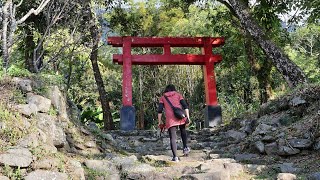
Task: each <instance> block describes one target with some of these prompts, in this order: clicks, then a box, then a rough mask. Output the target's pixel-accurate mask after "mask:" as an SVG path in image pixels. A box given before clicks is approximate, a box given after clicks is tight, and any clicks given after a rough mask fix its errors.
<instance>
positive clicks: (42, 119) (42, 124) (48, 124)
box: [36, 113, 67, 148]
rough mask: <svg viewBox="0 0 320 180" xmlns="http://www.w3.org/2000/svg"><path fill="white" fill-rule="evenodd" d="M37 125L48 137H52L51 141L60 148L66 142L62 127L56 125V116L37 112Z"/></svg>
mask: <svg viewBox="0 0 320 180" xmlns="http://www.w3.org/2000/svg"><path fill="white" fill-rule="evenodd" d="M36 119H37V127H38V128H39V129H41V130H42V131H43V132H44V133H45V134H47V135H48V137H51V138H52V143H53V145H54V146H55V147H57V148H62V147H63V146H64V145H65V144H66V143H67V140H66V134H65V133H64V131H63V129H62V128H61V127H60V126H58V125H57V118H56V117H55V116H50V115H48V114H44V113H39V114H37V116H36Z"/></svg>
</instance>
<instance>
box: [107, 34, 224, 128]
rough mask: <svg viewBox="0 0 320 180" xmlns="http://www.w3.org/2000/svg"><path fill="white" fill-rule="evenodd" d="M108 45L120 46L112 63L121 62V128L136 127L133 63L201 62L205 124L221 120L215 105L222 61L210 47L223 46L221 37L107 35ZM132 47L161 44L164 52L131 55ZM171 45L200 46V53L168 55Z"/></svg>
mask: <svg viewBox="0 0 320 180" xmlns="http://www.w3.org/2000/svg"><path fill="white" fill-rule="evenodd" d="M108 44H109V45H112V46H113V47H122V48H123V50H122V54H114V55H113V62H114V63H118V64H120V65H122V67H123V72H122V73H123V74H122V104H123V107H122V108H121V110H120V128H121V129H122V130H133V129H135V109H134V107H133V106H132V65H203V68H204V81H205V94H206V107H205V126H206V127H214V126H216V125H218V124H219V123H220V122H221V107H220V106H219V105H218V99H217V91H216V81H215V73H214V65H215V63H219V62H220V61H221V60H222V56H221V55H219V54H213V53H212V48H216V47H219V46H222V45H223V44H224V38H222V37H131V36H124V37H108ZM132 47H162V48H163V54H146V55H132V54H131V49H132ZM171 47H199V48H201V49H202V54H171Z"/></svg>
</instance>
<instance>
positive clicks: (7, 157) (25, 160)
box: [0, 148, 32, 168]
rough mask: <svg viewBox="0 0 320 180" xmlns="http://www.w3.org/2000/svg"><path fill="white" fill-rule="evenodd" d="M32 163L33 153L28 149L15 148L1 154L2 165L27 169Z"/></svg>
mask: <svg viewBox="0 0 320 180" xmlns="http://www.w3.org/2000/svg"><path fill="white" fill-rule="evenodd" d="M31 162H32V153H31V152H30V151H29V150H28V149H26V148H13V149H9V150H8V151H7V152H6V153H4V154H0V165H8V166H12V167H21V168H26V167H28V166H29V165H30V164H31Z"/></svg>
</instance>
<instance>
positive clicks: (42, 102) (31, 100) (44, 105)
mask: <svg viewBox="0 0 320 180" xmlns="http://www.w3.org/2000/svg"><path fill="white" fill-rule="evenodd" d="M27 102H28V104H34V105H36V106H37V108H38V111H40V112H44V113H46V112H49V110H50V107H51V100H50V99H48V98H45V97H43V96H40V95H36V94H33V93H28V94H27Z"/></svg>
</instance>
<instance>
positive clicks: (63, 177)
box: [25, 170, 68, 180]
mask: <svg viewBox="0 0 320 180" xmlns="http://www.w3.org/2000/svg"><path fill="white" fill-rule="evenodd" d="M43 179H48V180H49V179H59V180H67V179H68V175H67V174H65V173H60V172H54V171H44V170H36V171H33V172H31V173H29V174H28V175H27V176H26V177H25V180H43Z"/></svg>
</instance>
